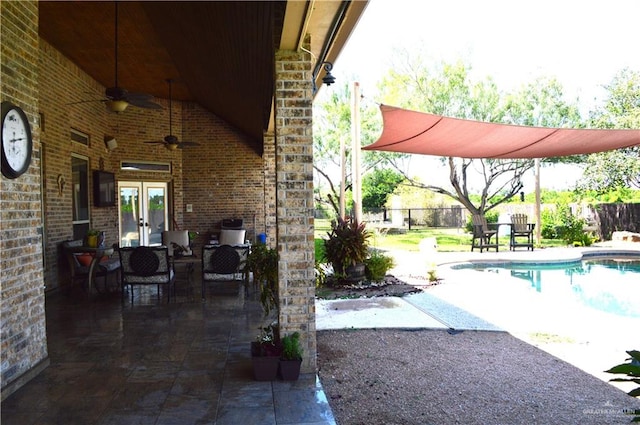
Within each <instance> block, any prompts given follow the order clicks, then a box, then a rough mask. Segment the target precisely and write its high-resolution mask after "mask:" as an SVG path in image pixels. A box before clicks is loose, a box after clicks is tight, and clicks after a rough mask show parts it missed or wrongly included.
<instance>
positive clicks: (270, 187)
mask: <svg viewBox="0 0 640 425" xmlns="http://www.w3.org/2000/svg"><path fill="white" fill-rule="evenodd" d="M263 143H264V152H263V154H262V164H263V165H262V166H263V172H264V183H263V184H264V186H263V187H264V227H265V232H266V234H267V245H268V246H273V245H274V244H275V241H276V223H277V219H276V138H275V136H274V135H273V133H264V135H263Z"/></svg>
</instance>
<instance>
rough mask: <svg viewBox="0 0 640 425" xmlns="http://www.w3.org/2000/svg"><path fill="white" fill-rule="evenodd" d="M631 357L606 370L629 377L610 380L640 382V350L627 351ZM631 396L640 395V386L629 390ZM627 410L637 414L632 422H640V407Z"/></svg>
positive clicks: (631, 413) (630, 413) (628, 412)
mask: <svg viewBox="0 0 640 425" xmlns="http://www.w3.org/2000/svg"><path fill="white" fill-rule="evenodd" d="M627 354H629V355H630V356H631V357H630V358H628V359H627V363H622V364H619V365H617V366H614V367H612V368H611V369H609V370H606V371H605V372H606V373H614V374H618V375H626V376H628V378H612V379H610V381H613V382H633V383H636V384H640V351H638V350H630V351H627ZM627 394H629V395H630V396H631V397H640V387H637V388H634V389H632V390H631V391H629V392H628V393H627ZM625 412H626V413H627V414H629V415H636V416H635V417H634V418H633V419H632V420H631V422H640V409H633V410H629V411H627V410H625Z"/></svg>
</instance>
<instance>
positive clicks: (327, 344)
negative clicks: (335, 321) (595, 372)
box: [317, 329, 640, 425]
mask: <svg viewBox="0 0 640 425" xmlns="http://www.w3.org/2000/svg"><path fill="white" fill-rule="evenodd" d="M317 338H318V366H319V376H320V380H321V382H322V386H323V388H324V391H325V393H326V395H327V398H328V400H329V404H330V405H331V408H332V410H333V413H334V416H335V418H336V421H337V423H338V424H339V425H348V424H367V425H375V424H384V425H394V424H403V425H405V424H406V425H408V424H420V425H425V424H438V425H444V424H479V425H480V424H482V425H491V424H496V425H497V424H509V425H512V424H527V425H529V424H554V425H555V424H581V425H582V424H594V425H595V424H597V425H601V424H628V423H629V422H630V420H631V418H632V417H631V416H629V415H625V414H624V411H625V410H627V411H628V410H630V409H640V400H638V399H636V398H633V397H630V396H628V395H627V394H625V393H624V392H623V391H621V390H619V389H617V388H615V387H613V386H612V385H610V384H608V383H606V382H603V381H602V380H600V379H597V378H596V377H594V376H592V375H590V374H588V373H585V372H583V371H582V370H580V369H578V368H576V367H574V366H572V365H571V364H569V363H566V362H564V361H562V360H560V359H558V358H556V357H554V356H552V355H550V354H548V353H546V352H544V351H542V350H540V349H538V348H536V347H533V346H531V345H529V344H527V343H525V342H523V341H521V340H519V339H517V338H515V337H513V336H511V335H510V334H508V333H505V332H478V331H464V332H461V333H455V334H451V333H449V332H447V331H444V330H418V331H415V330H398V329H384V330H380V329H378V330H375V329H374V330H341V331H319V332H318V334H317ZM611 366H613V365H611ZM612 377H613V375H612Z"/></svg>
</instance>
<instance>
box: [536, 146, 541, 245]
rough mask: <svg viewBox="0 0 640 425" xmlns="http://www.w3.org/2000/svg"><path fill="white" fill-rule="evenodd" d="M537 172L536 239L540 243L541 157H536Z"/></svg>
mask: <svg viewBox="0 0 640 425" xmlns="http://www.w3.org/2000/svg"><path fill="white" fill-rule="evenodd" d="M534 165H535V174H536V207H535V214H536V241H537V242H538V243H540V242H541V241H542V220H541V213H540V158H536V159H534Z"/></svg>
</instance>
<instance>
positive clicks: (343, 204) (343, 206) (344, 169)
mask: <svg viewBox="0 0 640 425" xmlns="http://www.w3.org/2000/svg"><path fill="white" fill-rule="evenodd" d="M345 151H346V146H345V143H344V137H340V169H341V174H340V218H345V217H346V215H345V214H346V211H345V210H346V202H345V194H344V188H345V186H346V184H347V154H346V152H345Z"/></svg>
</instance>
